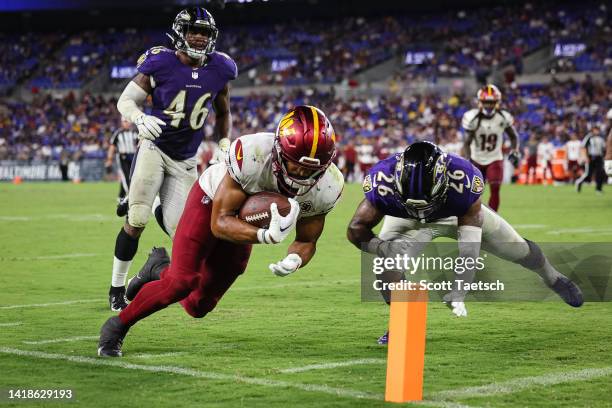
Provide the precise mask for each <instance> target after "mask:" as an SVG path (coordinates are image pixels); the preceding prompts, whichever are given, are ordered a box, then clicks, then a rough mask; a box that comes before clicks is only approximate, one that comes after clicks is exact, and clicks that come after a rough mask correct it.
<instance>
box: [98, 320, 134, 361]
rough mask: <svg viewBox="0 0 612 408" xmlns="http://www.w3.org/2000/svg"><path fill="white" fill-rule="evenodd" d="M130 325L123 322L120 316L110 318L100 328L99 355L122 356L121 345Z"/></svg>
mask: <svg viewBox="0 0 612 408" xmlns="http://www.w3.org/2000/svg"><path fill="white" fill-rule="evenodd" d="M128 330H129V327H128V326H126V325H125V324H123V322H122V321H121V319H120V318H119V316H113V317H111V318H110V319H108V320H107V321H106V322H105V323H104V324H103V325H102V327H101V328H100V340H99V341H98V356H100V357H121V356H122V355H123V353H121V346H123V339H124V338H125V335H126V334H127V332H128Z"/></svg>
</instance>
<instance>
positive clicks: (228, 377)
mask: <svg viewBox="0 0 612 408" xmlns="http://www.w3.org/2000/svg"><path fill="white" fill-rule="evenodd" d="M0 353H3V354H10V355H15V356H21V357H31V358H39V359H45V360H61V361H69V362H71V363H78V364H87V365H93V366H107V367H115V368H123V369H127V370H139V371H149V372H153V373H170V374H179V375H184V376H188V377H195V378H205V379H207V380H216V381H230V382H239V383H244V384H251V385H260V386H264V387H271V388H294V389H298V390H301V391H308V392H318V393H322V394H328V395H335V396H339V397H345V398H358V399H370V400H376V401H380V400H382V398H383V397H382V395H378V394H372V393H368V392H362V391H357V390H349V389H345V388H334V387H329V386H327V385H318V384H303V383H294V382H288V381H280V380H270V379H267V378H258V377H247V376H242V375H235V374H224V373H219V372H214V371H200V370H194V369H191V368H183V367H174V366H161V365H158V366H155V365H144V364H133V363H126V362H123V361H121V360H120V359H105V358H92V357H81V356H70V355H66V354H55V353H44V352H41V351H27V350H20V349H15V348H10V347H0Z"/></svg>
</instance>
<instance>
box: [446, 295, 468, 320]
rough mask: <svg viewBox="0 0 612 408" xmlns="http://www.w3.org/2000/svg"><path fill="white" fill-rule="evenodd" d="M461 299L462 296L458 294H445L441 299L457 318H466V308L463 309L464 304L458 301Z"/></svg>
mask: <svg viewBox="0 0 612 408" xmlns="http://www.w3.org/2000/svg"><path fill="white" fill-rule="evenodd" d="M463 297H464V296H463V295H460V294H458V293H455V292H450V293H447V294H446V295H444V297H443V300H444V304H445V305H446V306H447V307H448V308H449V309H450V310H451V311H452V312H453V314H454V315H455V316H457V317H466V316H467V308H466V307H465V303H463V301H460V300H459V299H463ZM453 299H454V300H453Z"/></svg>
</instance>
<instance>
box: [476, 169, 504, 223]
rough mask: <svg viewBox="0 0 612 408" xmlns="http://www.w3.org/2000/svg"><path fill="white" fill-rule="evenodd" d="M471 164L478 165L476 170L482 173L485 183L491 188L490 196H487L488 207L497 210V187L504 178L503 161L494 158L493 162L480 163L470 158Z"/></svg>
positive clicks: (498, 200) (498, 187) (499, 186)
mask: <svg viewBox="0 0 612 408" xmlns="http://www.w3.org/2000/svg"><path fill="white" fill-rule="evenodd" d="M472 164H473V165H474V166H476V167H478V170H480V172H481V173H482V175H483V176H484V178H485V181H486V183H487V184H488V185H489V188H490V189H491V196H490V197H489V207H490V208H491V209H492V210H493V211H497V209H498V208H499V202H500V199H499V189H500V188H501V184H502V181H503V180H504V161H503V160H496V161H494V162H493V163H490V164H487V165H482V164H478V163H476V162H475V161H474V160H472Z"/></svg>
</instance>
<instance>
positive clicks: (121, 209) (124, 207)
mask: <svg viewBox="0 0 612 408" xmlns="http://www.w3.org/2000/svg"><path fill="white" fill-rule="evenodd" d="M129 208H130V203H129V202H128V197H127V196H125V197H123V198H122V199H121V200H120V201H119V202H118V203H117V217H125V216H126V215H127V213H128V209H129Z"/></svg>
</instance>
